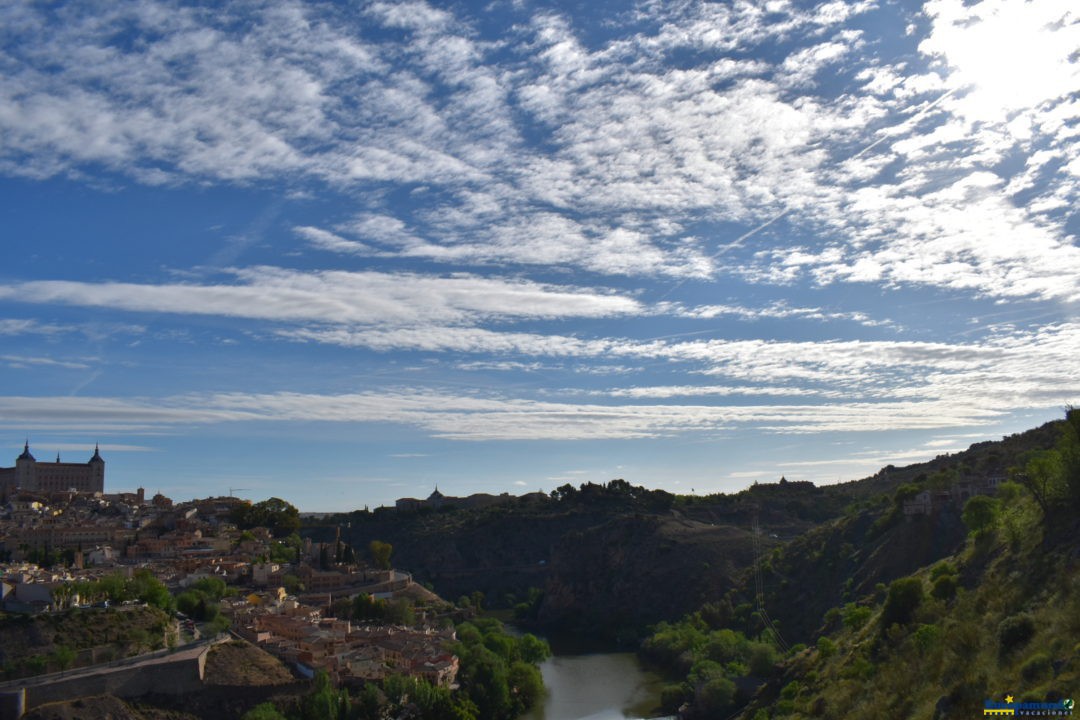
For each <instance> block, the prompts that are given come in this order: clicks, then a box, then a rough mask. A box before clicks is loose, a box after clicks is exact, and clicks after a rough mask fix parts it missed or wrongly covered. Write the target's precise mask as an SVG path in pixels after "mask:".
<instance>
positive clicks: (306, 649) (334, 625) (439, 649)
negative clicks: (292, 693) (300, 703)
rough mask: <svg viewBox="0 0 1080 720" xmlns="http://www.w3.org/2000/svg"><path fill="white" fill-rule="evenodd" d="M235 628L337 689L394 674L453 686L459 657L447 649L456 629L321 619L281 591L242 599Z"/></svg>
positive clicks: (234, 609)
mask: <svg viewBox="0 0 1080 720" xmlns="http://www.w3.org/2000/svg"><path fill="white" fill-rule="evenodd" d="M226 612H227V614H229V615H231V616H232V622H233V629H234V631H235V632H236V633H237V634H239V635H240V636H242V637H244V638H246V639H247V640H249V641H251V642H253V643H255V644H257V645H259V646H260V647H262V648H263V649H265V650H267V651H268V652H270V653H271V654H273V655H275V656H277V657H278V658H280V659H281V660H282V661H284V662H286V663H287V664H290V665H292V666H293V667H296V668H298V669H300V670H301V672H303V673H305V674H309V673H312V672H314V671H316V670H325V671H326V672H327V673H328V674H329V675H330V677H331V678H332V679H333V680H334V681H336V682H337V683H339V684H362V683H364V682H372V681H380V680H383V679H385V678H386V677H388V676H389V675H392V674H397V675H407V676H411V677H419V678H423V679H425V680H427V681H428V682H430V683H433V684H438V685H444V686H452V685H453V684H454V682H455V681H456V679H457V672H458V658H457V657H456V656H455V655H453V654H452V653H451V652H450V651H449V650H447V647H448V645H449V644H450V642H452V641H453V640H455V639H456V635H455V633H454V630H453V627H452V626H451V627H449V628H446V629H435V628H432V627H422V628H408V627H402V626H395V625H369V624H364V625H355V624H353V623H352V622H350V621H349V620H343V619H338V618H323V617H321V612H320V610H318V609H317V608H315V607H312V606H309V605H304V604H301V603H299V602H298V601H297V600H296V599H295V598H291V597H287V596H285V595H284V593H283V592H282V591H280V590H278V591H276V592H275V593H270V594H263V595H253V596H249V597H247V598H244V599H242V600H238V601H236V602H235V603H233V604H232V606H230V607H229V608H227V609H226Z"/></svg>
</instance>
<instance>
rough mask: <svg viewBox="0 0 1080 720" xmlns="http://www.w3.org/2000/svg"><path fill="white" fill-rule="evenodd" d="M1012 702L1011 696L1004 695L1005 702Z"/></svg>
mask: <svg viewBox="0 0 1080 720" xmlns="http://www.w3.org/2000/svg"><path fill="white" fill-rule="evenodd" d="M1012 701H1013V696H1012V695H1006V696H1005V702H1007V703H1012Z"/></svg>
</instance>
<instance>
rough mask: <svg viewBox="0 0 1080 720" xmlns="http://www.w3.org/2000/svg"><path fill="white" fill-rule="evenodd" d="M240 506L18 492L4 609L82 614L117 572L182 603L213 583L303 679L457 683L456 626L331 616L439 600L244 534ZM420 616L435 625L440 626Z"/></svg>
mask: <svg viewBox="0 0 1080 720" xmlns="http://www.w3.org/2000/svg"><path fill="white" fill-rule="evenodd" d="M242 502H244V501H243V500H239V499H237V498H211V499H206V500H198V501H193V502H190V503H182V504H175V505H174V503H173V502H172V501H171V500H169V499H168V498H165V497H163V496H160V495H159V496H157V497H154V498H153V499H151V500H149V501H147V499H146V497H145V495H144V493H143V491H142V490H140V491H138V492H137V493H122V494H116V495H105V494H103V493H93V494H88V493H81V492H76V491H71V492H67V491H63V492H51V493H41V492H37V493H31V492H26V491H18V492H15V493H13V494H11V495H9V497H8V498H7V501H6V502H5V503H4V504H3V505H0V593H2V594H0V608H2V609H3V610H4V611H5V612H19V613H37V612H50V611H57V610H63V609H66V608H68V607H70V606H72V605H74V604H77V603H79V602H80V599H79V598H78V597H77V595H75V594H74V593H73V592H72V588H74V587H76V583H79V582H81V581H83V582H84V581H90V580H96V579H100V578H102V577H104V576H106V575H109V574H112V573H117V572H119V573H121V574H124V575H126V576H129V577H130V576H132V575H133V573H134V572H135V570H136V569H148V570H150V571H151V572H152V573H153V574H154V576H155V577H157V578H158V579H159V580H160V581H161V582H163V583H164V584H165V585H166V586H167V587H169V588H170V590H172V591H173V592H174V593H179V592H181V591H183V590H184V589H185V588H187V587H190V586H191V585H193V584H194V583H196V582H198V581H199V580H200V579H202V578H207V577H215V578H219V579H221V580H223V581H225V582H226V583H227V584H228V585H230V586H234V587H238V588H239V589H240V592H239V594H237V595H236V596H233V597H227V598H225V599H224V600H223V601H222V603H221V611H222V613H223V614H224V615H225V616H226V617H227V618H229V620H230V622H231V626H232V629H233V631H234V632H236V633H237V634H239V635H241V636H242V637H245V638H247V639H249V640H250V641H252V642H254V643H257V644H259V645H260V646H262V647H263V648H265V649H266V650H268V651H269V652H271V653H272V654H274V655H276V656H278V657H279V658H281V659H282V660H283V661H285V662H286V663H289V664H291V665H293V666H294V667H295V668H297V669H298V670H299V671H300V672H302V673H313V672H314V671H316V670H320V669H321V670H326V671H327V672H328V673H329V674H330V675H331V676H332V677H333V678H334V679H335V680H337V681H339V682H343V683H350V682H354V683H362V682H365V681H373V680H381V679H383V678H385V677H386V676H387V675H390V674H403V675H409V676H414V677H422V678H425V679H427V680H429V681H430V682H433V683H438V684H442V685H452V684H453V683H454V682H455V679H456V676H457V671H458V659H457V658H456V657H455V656H454V655H453V654H452V653H450V652H449V651H448V650H447V646H448V644H449V641H451V640H453V639H454V633H453V630H452V624H450V623H446V622H445V621H444V622H443V624H444V625H449V626H450V629H435V628H434V627H431V626H430V625H428V626H422V627H419V628H415V627H414V628H408V627H401V626H391V625H359V626H357V625H353V624H352V623H350V622H349V621H348V620H340V619H335V618H329V617H325V616H324V615H325V614H326V612H325V610H326V608H329V606H330V605H331V602H332V601H333V600H341V599H343V598H349V597H351V596H354V595H356V594H359V593H361V592H365V593H368V594H370V595H371V596H373V597H375V598H379V599H391V598H395V597H398V596H399V595H401V594H402V593H405V594H407V595H409V596H410V598H414V599H415V598H419V599H421V600H422V601H425V600H438V598H437V596H434V595H432V594H430V593H428V592H427V591H426V590H424V589H423V588H420V587H418V586H416V585H415V583H413V581H412V577H411V576H410V575H409V574H408V573H404V572H400V571H394V570H381V569H375V568H370V567H362V566H358V565H341V564H335V563H329V564H327V563H326V558H327V557H334V556H335V555H337V553H336V552H332V550H334V548H331V547H329V546H326V547H324V546H322V545H321V544H319V543H312V542H311V541H310V540H305V541H303V542H301V543H299V544H295V543H294V544H293V545H290V546H288V551H287V552H284V551H283V550H282V548H283V547H285V546H283V545H280V544H279V543H278V541H276V540H275V539H274V538H273V536H272V535H271V533H270V531H269V530H267V529H266V528H253V529H249V530H244V531H240V530H239V529H238V528H237V527H236V526H235V525H234V524H233V523H232V522H231V519H230V518H231V516H232V515H233V510H234V509H235V507H236V505H237V504H238V503H242ZM275 551H276V552H275ZM328 551H330V552H328ZM283 556H287V558H288V559H287V560H282V557H283ZM272 558H276V559H272ZM286 587H289V590H290V591H291V592H292V593H293V594H291V595H290V594H287V592H286ZM245 593H246V594H245ZM418 616H420V617H421V619H422V621H429V622H430V623H431V624H434V621H435V620H437V619H438V618H435V617H434V615H433V614H426V613H424V612H419V613H418ZM189 624H190V622H189Z"/></svg>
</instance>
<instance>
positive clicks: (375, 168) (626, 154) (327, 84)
mask: <svg viewBox="0 0 1080 720" xmlns="http://www.w3.org/2000/svg"><path fill="white" fill-rule="evenodd" d="M0 37H2V43H0V197H2V198H3V200H2V202H0V212H2V219H3V223H2V230H0V232H2V236H3V249H4V261H5V262H4V264H3V269H2V270H0V341H2V346H0V347H2V350H0V367H3V372H2V373H0V427H2V429H3V434H4V435H5V436H6V438H7V439H6V441H5V442H4V443H3V444H4V446H5V447H7V448H8V451H9V452H10V456H11V460H10V461H6V463H5V464H11V463H12V462H13V461H14V457H15V455H16V454H18V452H19V450H20V449H21V446H22V443H23V442H24V440H25V439H26V438H27V437H28V438H29V439H30V443H31V447H32V449H33V450H34V451H35V453H36V454H37V456H38V458H39V459H42V458H52V457H53V455H54V454H55V453H56V452H60V453H61V456H62V457H63V458H64V459H66V460H81V459H83V456H85V457H87V458H88V457H89V454H90V453H91V451H92V448H93V445H94V443H100V444H101V448H102V454H103V455H104V456H105V458H106V461H107V462H108V466H107V468H108V469H107V486H108V488H110V489H114V490H120V489H133V488H135V487H136V486H139V485H142V486H145V487H146V488H147V490H148V491H150V492H157V491H161V492H164V493H165V494H167V495H170V496H172V497H174V498H175V499H180V500H182V499H188V498H191V497H203V496H207V495H217V494H223V493H225V492H227V491H228V490H229V489H230V488H233V489H234V490H235V491H236V493H237V494H239V495H242V496H245V497H250V498H253V499H261V498H265V497H269V496H271V495H276V496H279V497H282V498H285V499H287V500H289V501H290V502H293V503H294V504H296V505H298V506H299V507H300V508H301V509H303V510H308V511H327V510H338V509H351V508H355V507H361V506H364V505H368V506H372V507H374V506H377V505H380V504H384V503H389V502H392V501H393V499H394V498H397V497H403V496H426V495H427V494H428V493H429V492H430V491H431V490H432V489H433V488H434V486H435V485H436V484H437V485H438V486H439V488H440V490H442V491H443V492H444V493H447V494H460V495H463V494H468V493H471V492H513V493H520V492H525V491H532V490H537V489H541V490H551V489H552V488H554V487H556V486H558V485H561V484H563V483H566V482H571V483H574V484H578V483H581V482H585V481H606V480H609V479H611V478H614V477H623V478H625V479H627V480H629V481H631V482H634V483H638V484H643V485H647V486H650V487H663V488H666V489H668V490H672V491H676V492H691V491H694V492H697V493H703V492H713V491H731V490H737V489H740V488H742V487H745V486H746V485H748V484H750V483H751V482H753V481H755V480H775V479H776V478H778V477H779V476H780V475H786V476H787V477H788V478H792V479H803V480H812V481H814V482H817V483H828V482H836V481H838V480H850V479H855V478H858V477H863V476H865V475H868V474H871V473H873V472H875V471H876V470H877V469H878V468H880V467H882V466H883V465H886V464H888V463H895V464H906V463H909V462H915V461H920V460H925V459H929V458H931V457H933V456H935V455H937V454H940V453H942V452H950V451H955V450H959V449H962V448H965V447H967V446H968V445H969V444H971V443H972V442H976V441H980V440H986V439H995V438H997V437H1000V436H1001V435H1003V434H1007V433H1011V432H1016V431H1019V430H1023V429H1026V428H1028V427H1031V426H1034V425H1036V424H1039V423H1042V422H1044V421H1046V420H1050V419H1053V418H1056V417H1060V416H1061V414H1062V410H1063V408H1064V407H1065V406H1066V405H1067V404H1070V403H1075V402H1080V378H1078V372H1077V363H1076V358H1077V357H1080V320H1078V318H1077V308H1078V301H1080V248H1078V247H1077V236H1078V233H1080V216H1078V215H1077V212H1076V208H1077V207H1078V202H1077V201H1078V199H1080V153H1078V152H1077V139H1078V137H1080V59H1078V55H1077V52H1078V51H1077V49H1078V48H1080V12H1078V11H1077V10H1076V9H1074V8H1071V3H1064V2H1060V1H1055V0H1032V1H1031V2H1020V1H1019V0H983V1H982V2H964V1H962V0H931V1H930V2H926V3H917V2H887V1H885V0H879V1H877V2H874V1H865V2H843V1H842V0H835V1H833V2H825V3H819V4H815V3H810V2H787V1H786V0H769V1H767V2H748V1H742V2H733V3H714V4H704V3H697V2H667V1H665V2H641V3H636V4H634V3H607V4H604V3H587V4H584V3H531V2H498V1H496V2H492V3H488V4H481V3H454V4H425V3H419V2H395V3H379V2H375V3H364V2H357V3H348V4H344V3H340V4H339V3H290V2H250V3H246V2H239V3H230V4H229V5H228V9H226V10H222V9H220V8H219V7H218V6H217V4H213V3H208V4H191V3H182V4H177V3H168V2H152V1H150V0H135V1H133V2H123V1H121V2H107V3H106V2H102V3H93V2H87V3H70V4H69V3H38V2H9V3H5V4H4V5H3V7H2V8H0ZM237 488H243V490H236V489H237Z"/></svg>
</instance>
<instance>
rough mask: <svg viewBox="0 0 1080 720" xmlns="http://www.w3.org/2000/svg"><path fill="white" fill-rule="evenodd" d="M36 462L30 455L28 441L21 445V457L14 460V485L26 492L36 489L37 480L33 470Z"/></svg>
mask: <svg viewBox="0 0 1080 720" xmlns="http://www.w3.org/2000/svg"><path fill="white" fill-rule="evenodd" d="M36 466H37V460H35V459H34V456H33V455H31V454H30V441H29V440H27V441H26V444H24V445H23V451H22V455H20V456H19V457H17V458H15V484H16V485H17V486H18V487H21V488H25V489H28V490H36V489H37V482H36V481H37V478H36V473H35V472H34V468H35V467H36Z"/></svg>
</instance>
